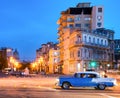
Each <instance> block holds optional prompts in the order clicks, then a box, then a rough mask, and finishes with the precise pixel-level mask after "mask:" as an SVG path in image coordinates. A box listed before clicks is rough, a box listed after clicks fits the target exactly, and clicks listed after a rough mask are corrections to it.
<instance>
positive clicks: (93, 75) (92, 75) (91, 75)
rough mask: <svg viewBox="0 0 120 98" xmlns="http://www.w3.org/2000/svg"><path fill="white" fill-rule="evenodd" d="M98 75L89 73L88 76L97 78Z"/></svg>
mask: <svg viewBox="0 0 120 98" xmlns="http://www.w3.org/2000/svg"><path fill="white" fill-rule="evenodd" d="M96 77H97V75H95V74H88V78H96Z"/></svg>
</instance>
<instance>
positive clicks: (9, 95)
mask: <svg viewBox="0 0 120 98" xmlns="http://www.w3.org/2000/svg"><path fill="white" fill-rule="evenodd" d="M0 98H120V91H119V92H116V91H111V90H109V89H108V90H105V91H99V90H93V89H88V88H87V89H82V88H81V89H75V88H74V89H70V90H62V89H53V88H47V87H40V88H39V89H38V88H1V89H0Z"/></svg>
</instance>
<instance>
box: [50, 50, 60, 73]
mask: <svg viewBox="0 0 120 98" xmlns="http://www.w3.org/2000/svg"><path fill="white" fill-rule="evenodd" d="M59 61H60V53H59V49H58V48H52V49H50V51H49V73H60V72H61V69H60V67H59V66H58V65H59Z"/></svg>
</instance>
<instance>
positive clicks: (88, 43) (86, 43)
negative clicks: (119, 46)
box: [71, 41, 109, 48]
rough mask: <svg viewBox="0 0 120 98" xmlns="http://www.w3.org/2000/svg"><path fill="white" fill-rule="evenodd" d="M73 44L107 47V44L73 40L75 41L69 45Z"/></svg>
mask: <svg viewBox="0 0 120 98" xmlns="http://www.w3.org/2000/svg"><path fill="white" fill-rule="evenodd" d="M75 45H87V46H92V47H101V48H109V46H108V45H101V44H96V43H90V42H84V41H75V43H73V44H71V46H75Z"/></svg>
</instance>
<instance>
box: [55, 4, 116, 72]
mask: <svg viewBox="0 0 120 98" xmlns="http://www.w3.org/2000/svg"><path fill="white" fill-rule="evenodd" d="M103 13H104V8H103V6H92V7H91V6H90V3H79V4H78V5H77V6H76V7H71V8H69V9H67V10H66V11H62V13H61V17H60V18H59V20H58V22H57V23H58V24H59V28H58V35H59V38H58V40H59V44H58V46H59V48H60V65H61V67H62V68H63V73H65V74H70V73H73V72H75V71H83V70H86V69H87V68H94V69H99V68H101V69H103V68H104V69H105V68H106V67H107V65H108V66H112V64H113V59H114V49H113V48H114V41H113V39H114V31H112V30H108V29H104V28H103V27H104V25H103V23H104V19H103V16H104V15H103Z"/></svg>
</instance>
